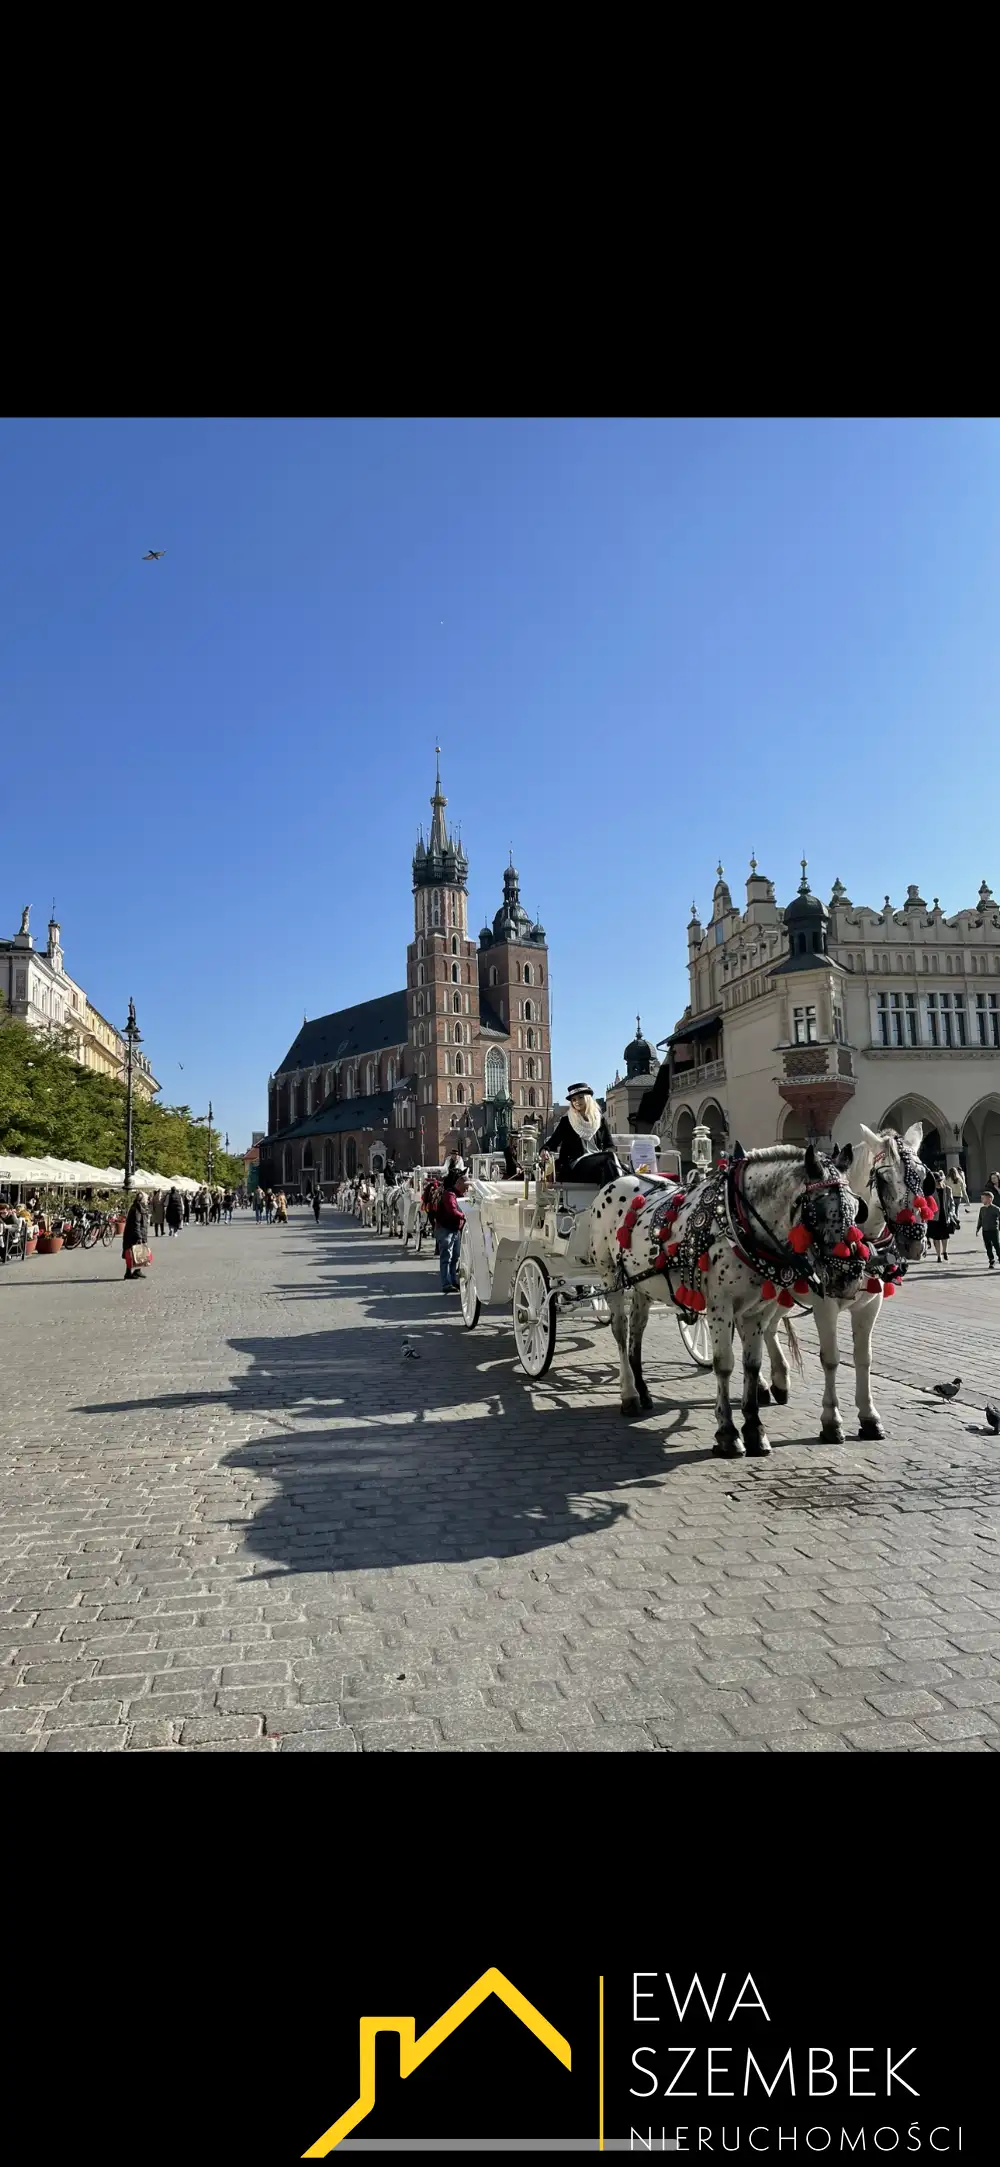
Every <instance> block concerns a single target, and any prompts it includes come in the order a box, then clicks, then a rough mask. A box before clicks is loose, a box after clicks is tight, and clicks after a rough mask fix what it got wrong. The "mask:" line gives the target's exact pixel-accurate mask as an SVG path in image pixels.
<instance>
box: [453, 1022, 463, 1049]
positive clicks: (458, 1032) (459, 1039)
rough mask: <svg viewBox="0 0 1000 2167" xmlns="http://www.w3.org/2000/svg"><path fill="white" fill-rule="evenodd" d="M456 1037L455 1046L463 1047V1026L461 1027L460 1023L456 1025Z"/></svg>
mask: <svg viewBox="0 0 1000 2167" xmlns="http://www.w3.org/2000/svg"><path fill="white" fill-rule="evenodd" d="M454 1036H455V1044H456V1046H460V1045H461V1043H462V1026H461V1024H460V1023H456V1025H455V1034H454Z"/></svg>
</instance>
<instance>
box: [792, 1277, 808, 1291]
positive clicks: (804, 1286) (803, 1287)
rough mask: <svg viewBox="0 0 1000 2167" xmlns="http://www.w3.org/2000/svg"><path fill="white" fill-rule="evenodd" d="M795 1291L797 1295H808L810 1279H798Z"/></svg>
mask: <svg viewBox="0 0 1000 2167" xmlns="http://www.w3.org/2000/svg"><path fill="white" fill-rule="evenodd" d="M794 1291H795V1293H796V1294H808V1292H809V1281H808V1279H797V1280H796V1282H795V1289H794Z"/></svg>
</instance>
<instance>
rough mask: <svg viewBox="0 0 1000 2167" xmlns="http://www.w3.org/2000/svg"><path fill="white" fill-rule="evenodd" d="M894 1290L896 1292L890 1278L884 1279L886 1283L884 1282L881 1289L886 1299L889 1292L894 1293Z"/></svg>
mask: <svg viewBox="0 0 1000 2167" xmlns="http://www.w3.org/2000/svg"><path fill="white" fill-rule="evenodd" d="M895 1292H896V1289H895V1287H894V1286H893V1284H892V1280H891V1279H887V1280H886V1283H885V1285H884V1287H883V1289H882V1293H883V1295H884V1296H885V1298H886V1300H887V1301H888V1298H889V1296H890V1294H895Z"/></svg>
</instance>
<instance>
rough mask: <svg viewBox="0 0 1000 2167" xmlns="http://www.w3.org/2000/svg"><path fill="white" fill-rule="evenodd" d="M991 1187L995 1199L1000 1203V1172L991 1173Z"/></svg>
mask: <svg viewBox="0 0 1000 2167" xmlns="http://www.w3.org/2000/svg"><path fill="white" fill-rule="evenodd" d="M990 1188H991V1189H992V1191H993V1197H994V1201H995V1202H996V1203H997V1204H1000V1174H991V1175H990Z"/></svg>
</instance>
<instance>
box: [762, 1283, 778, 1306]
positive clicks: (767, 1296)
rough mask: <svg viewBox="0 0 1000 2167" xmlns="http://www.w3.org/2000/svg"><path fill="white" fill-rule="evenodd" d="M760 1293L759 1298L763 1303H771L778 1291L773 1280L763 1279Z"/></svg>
mask: <svg viewBox="0 0 1000 2167" xmlns="http://www.w3.org/2000/svg"><path fill="white" fill-rule="evenodd" d="M760 1291H761V1297H762V1299H763V1300H764V1301H765V1302H773V1300H774V1297H775V1295H776V1293H777V1291H778V1290H777V1287H776V1286H775V1284H774V1281H773V1279H765V1281H764V1284H763V1286H762V1287H761V1290H760Z"/></svg>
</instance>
